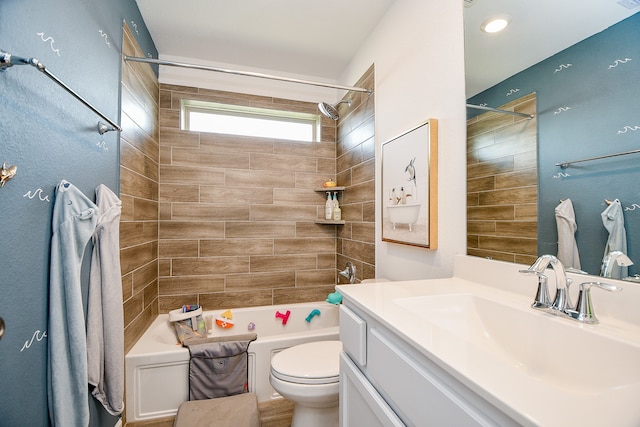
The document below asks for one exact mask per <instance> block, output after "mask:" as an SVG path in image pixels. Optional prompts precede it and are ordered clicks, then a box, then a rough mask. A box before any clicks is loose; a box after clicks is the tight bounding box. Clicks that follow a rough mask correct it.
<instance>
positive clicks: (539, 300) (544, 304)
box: [518, 269, 551, 310]
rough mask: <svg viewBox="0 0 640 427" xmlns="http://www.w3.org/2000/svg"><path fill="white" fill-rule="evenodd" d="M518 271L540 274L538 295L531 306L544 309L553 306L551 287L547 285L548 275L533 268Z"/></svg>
mask: <svg viewBox="0 0 640 427" xmlns="http://www.w3.org/2000/svg"><path fill="white" fill-rule="evenodd" d="M518 271H519V272H520V273H523V274H530V275H534V276H538V290H537V291H536V296H535V299H534V300H533V303H532V304H531V307H533V308H539V309H543V310H544V309H547V308H549V307H551V297H550V296H549V287H548V286H547V276H545V275H544V274H542V273H538V272H537V271H535V270H531V269H526V270H518Z"/></svg>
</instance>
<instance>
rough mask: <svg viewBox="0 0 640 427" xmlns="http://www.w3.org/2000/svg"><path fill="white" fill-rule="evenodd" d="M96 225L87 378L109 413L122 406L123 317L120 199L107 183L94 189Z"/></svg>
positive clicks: (89, 304)
mask: <svg viewBox="0 0 640 427" xmlns="http://www.w3.org/2000/svg"><path fill="white" fill-rule="evenodd" d="M96 205H97V206H98V209H99V218H98V224H97V226H96V230H95V233H94V234H93V238H92V241H93V254H92V256H91V273H90V276H89V302H88V307H87V363H88V380H89V384H91V385H92V386H93V387H94V388H93V391H92V394H93V396H94V397H95V398H96V399H98V401H100V403H102V406H104V408H105V410H106V411H107V412H109V413H110V414H111V415H119V414H121V413H122V410H123V409H124V319H123V309H122V277H121V275H122V274H121V270H120V214H121V212H122V202H121V201H120V199H119V198H118V196H116V195H115V194H114V193H113V192H112V191H111V190H110V189H109V188H108V187H107V186H105V185H100V186H98V188H96Z"/></svg>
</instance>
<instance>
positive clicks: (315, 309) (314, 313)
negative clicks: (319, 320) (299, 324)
mask: <svg viewBox="0 0 640 427" xmlns="http://www.w3.org/2000/svg"><path fill="white" fill-rule="evenodd" d="M314 316H320V310H318V309H317V308H314V309H313V310H311V313H309V315H308V316H307V317H306V319H304V320H306V321H307V323H311V319H313V317H314Z"/></svg>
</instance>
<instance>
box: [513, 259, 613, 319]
mask: <svg viewBox="0 0 640 427" xmlns="http://www.w3.org/2000/svg"><path fill="white" fill-rule="evenodd" d="M549 266H551V268H552V269H553V271H554V272H555V276H556V296H555V298H554V300H553V302H550V299H549V291H548V289H547V276H546V275H544V274H543V273H544V272H545V271H546V269H547V267H549ZM520 273H525V274H533V275H536V276H538V291H537V292H536V298H535V300H534V302H533V304H531V307H533V308H537V309H540V310H544V311H546V312H548V313H552V314H555V315H559V316H564V317H569V318H571V319H574V320H577V321H579V322H582V323H589V324H596V323H598V319H597V317H596V315H595V313H594V311H593V305H592V304H591V288H592V287H597V288H600V289H604V290H606V291H609V292H620V291H621V290H622V288H621V287H620V286H615V285H611V284H609V283H601V282H584V283H581V284H580V291H579V293H578V303H577V304H576V306H575V308H574V307H573V304H572V303H571V299H570V297H569V286H570V285H571V279H569V278H568V277H567V273H566V271H565V269H564V266H563V265H562V262H560V260H559V259H558V258H556V257H555V256H553V255H542V256H540V257H539V258H538V259H537V260H536V261H535V262H534V263H533V264H531V266H530V267H529V268H528V269H526V270H520Z"/></svg>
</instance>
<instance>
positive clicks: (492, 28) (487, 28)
mask: <svg viewBox="0 0 640 427" xmlns="http://www.w3.org/2000/svg"><path fill="white" fill-rule="evenodd" d="M509 22H511V17H510V16H509V15H499V16H494V17H491V18H489V19H487V20H486V21H484V22H483V23H482V25H481V26H480V29H481V30H482V31H484V32H485V33H497V32H498V31H502V30H504V29H505V28H507V25H509Z"/></svg>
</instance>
